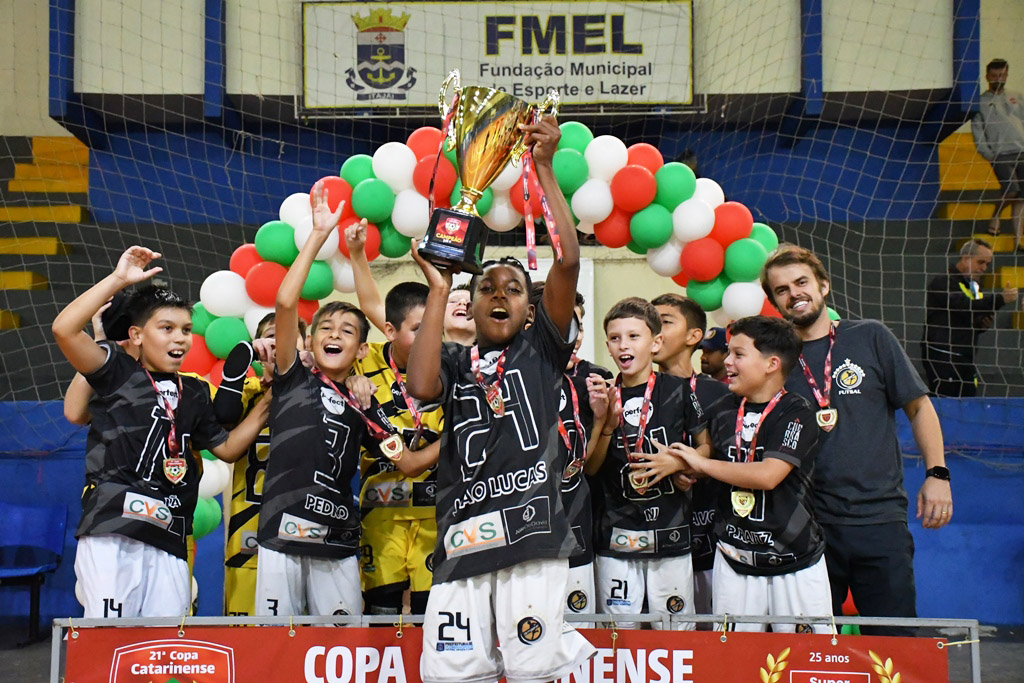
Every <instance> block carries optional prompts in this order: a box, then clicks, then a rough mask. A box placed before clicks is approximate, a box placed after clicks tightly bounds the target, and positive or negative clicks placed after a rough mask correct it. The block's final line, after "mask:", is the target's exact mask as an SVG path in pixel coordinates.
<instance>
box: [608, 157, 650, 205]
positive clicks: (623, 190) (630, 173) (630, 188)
mask: <svg viewBox="0 0 1024 683" xmlns="http://www.w3.org/2000/svg"><path fill="white" fill-rule="evenodd" d="M611 188H612V201H614V202H615V206H617V207H619V208H620V209H622V210H623V211H629V212H633V213H635V212H637V211H639V210H640V209H642V208H644V207H645V206H647V205H648V204H650V203H651V202H653V201H654V195H655V194H657V192H658V183H657V181H656V180H655V179H654V174H653V173H651V172H650V171H649V170H647V169H646V168H644V167H643V166H623V167H622V168H620V169H619V170H618V171H616V172H615V175H614V176H613V177H612V183H611Z"/></svg>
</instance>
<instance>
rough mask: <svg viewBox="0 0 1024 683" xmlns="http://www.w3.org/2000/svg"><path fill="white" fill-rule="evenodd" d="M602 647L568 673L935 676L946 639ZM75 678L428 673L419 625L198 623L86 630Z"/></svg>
mask: <svg viewBox="0 0 1024 683" xmlns="http://www.w3.org/2000/svg"><path fill="white" fill-rule="evenodd" d="M583 633H584V634H585V635H586V636H587V637H588V638H589V639H590V641H591V642H592V643H594V645H596V646H597V647H598V648H599V651H598V654H597V656H596V657H594V659H592V660H591V661H589V662H587V663H586V664H585V665H583V666H582V667H580V669H579V670H578V671H576V672H575V673H573V674H572V675H571V676H567V677H566V678H563V679H562V681H563V683H698V682H699V683H704V682H714V683H717V682H720V681H729V682H735V683H746V682H748V681H749V682H750V683H900V682H901V681H903V682H905V683H912V682H914V681H927V682H928V683H936V682H937V681H945V680H947V657H946V651H945V649H941V648H940V647H939V643H944V642H945V641H944V639H937V638H884V637H869V636H839V637H838V641H837V644H836V645H833V644H832V638H831V636H823V635H805V634H796V635H790V634H783V633H729V634H728V636H727V638H726V642H724V643H723V642H722V640H721V638H722V634H721V633H709V632H678V631H619V632H618V638H617V639H616V640H615V645H614V647H613V645H612V638H611V631H606V630H593V631H583ZM76 634H77V635H76V636H74V637H68V639H67V641H66V642H67V664H66V672H65V678H64V680H66V681H68V682H69V683H171V682H172V681H176V682H177V683H193V682H194V683H235V682H236V681H237V682H238V683H259V682H261V681H287V682H289V683H291V682H293V681H295V682H301V681H305V682H306V683H420V677H419V660H420V649H421V639H422V635H423V633H422V631H421V630H420V629H419V628H412V627H407V628H405V629H404V631H403V633H402V637H398V634H397V630H396V629H395V628H341V627H339V628H329V627H313V626H299V627H296V629H295V635H294V636H289V635H288V629H287V628H285V627H280V626H260V627H245V626H193V627H186V629H185V635H184V636H183V637H180V638H179V637H178V631H177V629H176V628H79V629H77V630H76Z"/></svg>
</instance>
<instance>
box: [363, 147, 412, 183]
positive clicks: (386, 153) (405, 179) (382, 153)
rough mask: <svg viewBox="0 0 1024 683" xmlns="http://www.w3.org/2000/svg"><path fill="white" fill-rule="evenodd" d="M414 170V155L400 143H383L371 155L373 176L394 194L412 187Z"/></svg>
mask: <svg viewBox="0 0 1024 683" xmlns="http://www.w3.org/2000/svg"><path fill="white" fill-rule="evenodd" d="M415 170H416V153H415V152H413V151H412V150H411V149H409V146H408V145H405V144H403V143H401V142H385V143H384V144H383V145H381V146H380V147H378V148H377V151H376V152H374V153H373V175H375V176H377V177H378V178H380V179H381V180H383V181H384V182H385V183H387V184H388V187H390V188H391V191H392V192H394V193H396V194H397V193H399V192H401V191H402V190H408V189H409V188H410V187H412V174H413V171H415Z"/></svg>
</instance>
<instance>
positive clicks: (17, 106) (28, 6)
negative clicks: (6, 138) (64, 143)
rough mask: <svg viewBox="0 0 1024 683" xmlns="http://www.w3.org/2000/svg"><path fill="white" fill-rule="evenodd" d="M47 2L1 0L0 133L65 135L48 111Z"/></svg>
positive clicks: (38, 0)
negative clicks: (2, 0)
mask: <svg viewBox="0 0 1024 683" xmlns="http://www.w3.org/2000/svg"><path fill="white" fill-rule="evenodd" d="M48 5H49V3H48V2H47V0H5V2H2V3H0V135H67V131H65V130H64V129H63V128H62V127H61V126H60V125H58V124H57V123H55V122H54V121H52V120H51V119H50V117H49V115H48V114H47V110H48V104H47V94H48V93H47V83H48V79H49V73H50V72H49V55H50V52H49V40H48V38H47V31H48V30H49V9H48Z"/></svg>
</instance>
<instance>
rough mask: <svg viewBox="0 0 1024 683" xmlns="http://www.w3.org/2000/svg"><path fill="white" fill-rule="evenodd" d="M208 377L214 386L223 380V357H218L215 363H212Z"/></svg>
mask: <svg viewBox="0 0 1024 683" xmlns="http://www.w3.org/2000/svg"><path fill="white" fill-rule="evenodd" d="M209 378H210V384H212V385H213V386H215V387H219V386H220V383H221V382H223V381H224V359H223V358H222V359H219V360H218V361H217V362H216V363H214V364H213V367H211V368H210V374H209Z"/></svg>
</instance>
